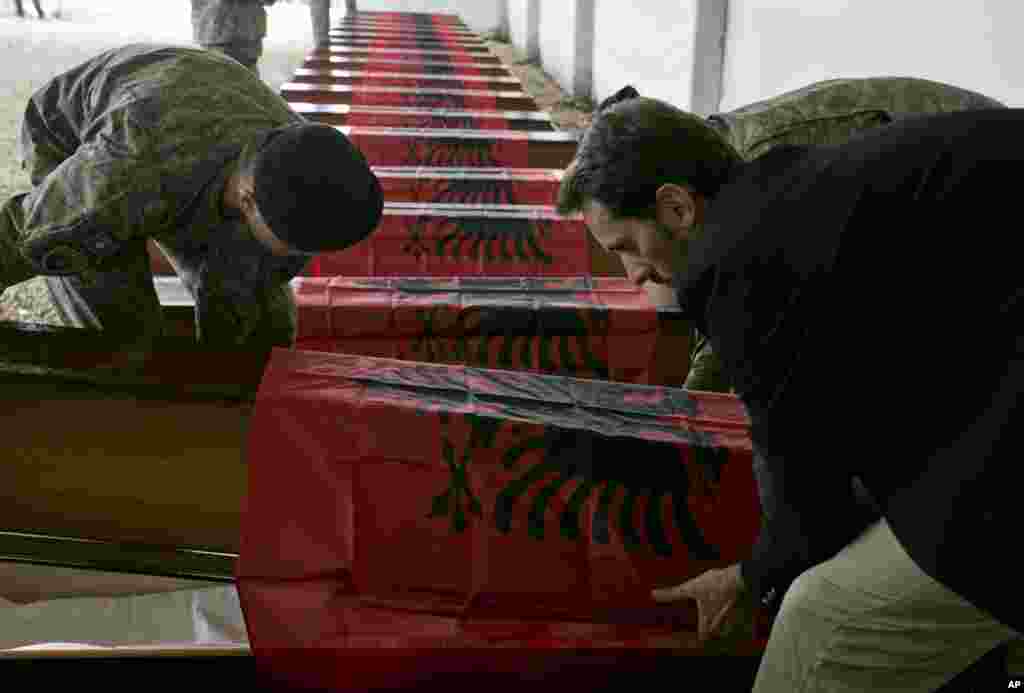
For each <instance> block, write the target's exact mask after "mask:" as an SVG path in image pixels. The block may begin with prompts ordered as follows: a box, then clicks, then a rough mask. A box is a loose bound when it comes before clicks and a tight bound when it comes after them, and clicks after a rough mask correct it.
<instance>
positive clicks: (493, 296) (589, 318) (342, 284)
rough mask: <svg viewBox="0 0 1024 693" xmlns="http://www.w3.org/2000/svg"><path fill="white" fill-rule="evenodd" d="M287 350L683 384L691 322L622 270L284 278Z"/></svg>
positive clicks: (630, 381) (642, 382)
mask: <svg viewBox="0 0 1024 693" xmlns="http://www.w3.org/2000/svg"><path fill="white" fill-rule="evenodd" d="M293 287H294V290H295V295H296V302H297V303H298V305H299V332H298V337H297V340H296V348H297V349H304V350H309V351H320V352H333V353H347V354H364V355H368V356H381V357H388V358H395V359H400V360H405V361H420V362H428V363H450V364H456V365H465V366H476V367H481V368H500V369H506V370H525V371H530V372H534V373H547V374H552V375H566V376H574V377H583V378H597V379H600V380H613V381H617V382H629V383H639V384H647V385H669V386H681V385H682V383H683V381H684V380H685V379H686V374H687V372H688V370H689V353H690V329H689V323H687V322H686V321H684V320H683V319H682V317H681V314H680V311H679V310H678V309H677V308H658V309H655V308H654V307H653V306H652V305H651V303H650V301H649V299H648V298H647V295H646V293H645V292H644V291H643V290H642V289H639V288H638V287H636V286H635V285H633V284H631V283H630V282H629V281H628V280H626V279H617V278H596V277H594V278H591V277H557V278H536V279H533V278H527V277H517V278H513V277H479V278H474V277H452V278H443V279H438V278H429V277H394V278H383V277H335V278H299V279H296V280H295V281H294V282H293Z"/></svg>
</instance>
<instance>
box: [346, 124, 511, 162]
mask: <svg viewBox="0 0 1024 693" xmlns="http://www.w3.org/2000/svg"><path fill="white" fill-rule="evenodd" d="M348 137H349V139H350V140H352V143H353V144H354V145H355V146H356V147H358V148H359V151H361V152H362V153H363V154H364V155H365V156H366V159H367V161H369V162H370V164H371V165H373V166H459V167H474V166H485V167H489V168H529V167H530V147H529V144H530V143H529V137H528V136H527V133H525V132H524V133H520V132H504V133H502V137H500V138H498V137H496V138H494V139H489V140H488V139H484V140H466V139H460V138H458V137H455V136H453V137H450V138H442V137H424V136H422V135H420V134H417V133H413V132H389V131H388V130H387V129H384V128H379V129H371V128H352V129H351V130H350V131H349V133H348Z"/></svg>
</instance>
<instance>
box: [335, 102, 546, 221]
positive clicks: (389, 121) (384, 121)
mask: <svg viewBox="0 0 1024 693" xmlns="http://www.w3.org/2000/svg"><path fill="white" fill-rule="evenodd" d="M344 124H345V125H351V126H355V127H377V128H435V129H445V128H448V129H451V128H457V129H460V130H461V129H467V130H508V129H509V125H510V123H509V121H508V120H506V119H505V118H473V117H470V116H443V117H442V116H431V115H426V114H419V113H412V114H410V113H367V112H365V111H355V112H350V113H348V114H347V115H346V116H345V120H344ZM385 194H386V191H385ZM387 200H388V201H389V202H398V201H415V202H429V201H430V200H427V199H423V200H410V199H409V198H408V197H404V198H392V197H387ZM531 204H545V203H531ZM547 204H550V199H549V200H548V202H547Z"/></svg>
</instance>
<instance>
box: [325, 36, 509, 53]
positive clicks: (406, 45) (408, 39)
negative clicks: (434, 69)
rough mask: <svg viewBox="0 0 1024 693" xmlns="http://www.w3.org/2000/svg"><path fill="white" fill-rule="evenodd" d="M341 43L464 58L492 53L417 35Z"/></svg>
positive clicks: (342, 43) (343, 42)
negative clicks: (428, 51)
mask: <svg viewBox="0 0 1024 693" xmlns="http://www.w3.org/2000/svg"><path fill="white" fill-rule="evenodd" d="M340 43H341V45H350V46H358V45H366V44H368V45H369V47H371V48H373V49H375V50H379V49H395V48H400V49H412V50H435V51H448V52H449V53H451V54H452V55H458V56H461V57H463V58H466V57H467V56H470V57H471V56H474V55H490V52H489V51H479V50H477V51H470V50H467V49H466V45H465V44H462V43H456V42H454V41H452V42H449V43H446V44H443V45H439V44H438V43H436V42H434V41H429V40H417V37H415V36H376V37H374V38H372V39H370V40H369V41H367V40H366V39H359V43H355V42H352V41H349V42H348V43H347V44H346V43H345V41H342V42H340Z"/></svg>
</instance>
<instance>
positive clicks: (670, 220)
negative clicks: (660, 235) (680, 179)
mask: <svg viewBox="0 0 1024 693" xmlns="http://www.w3.org/2000/svg"><path fill="white" fill-rule="evenodd" d="M702 203H703V200H702V199H701V196H700V193H696V192H693V191H692V190H690V188H688V187H687V186H685V185H676V184H675V183H665V184H664V185H662V186H661V187H660V188H658V190H657V192H655V193H654V205H655V218H656V219H657V220H658V223H659V224H661V225H662V226H663V227H664V228H666V229H668V230H669V231H671V233H672V235H673V236H674V237H675V238H677V239H682V240H689V238H690V235H691V233H692V232H693V230H694V229H696V227H697V225H698V224H700V221H701V220H700V216H701V208H702Z"/></svg>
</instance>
